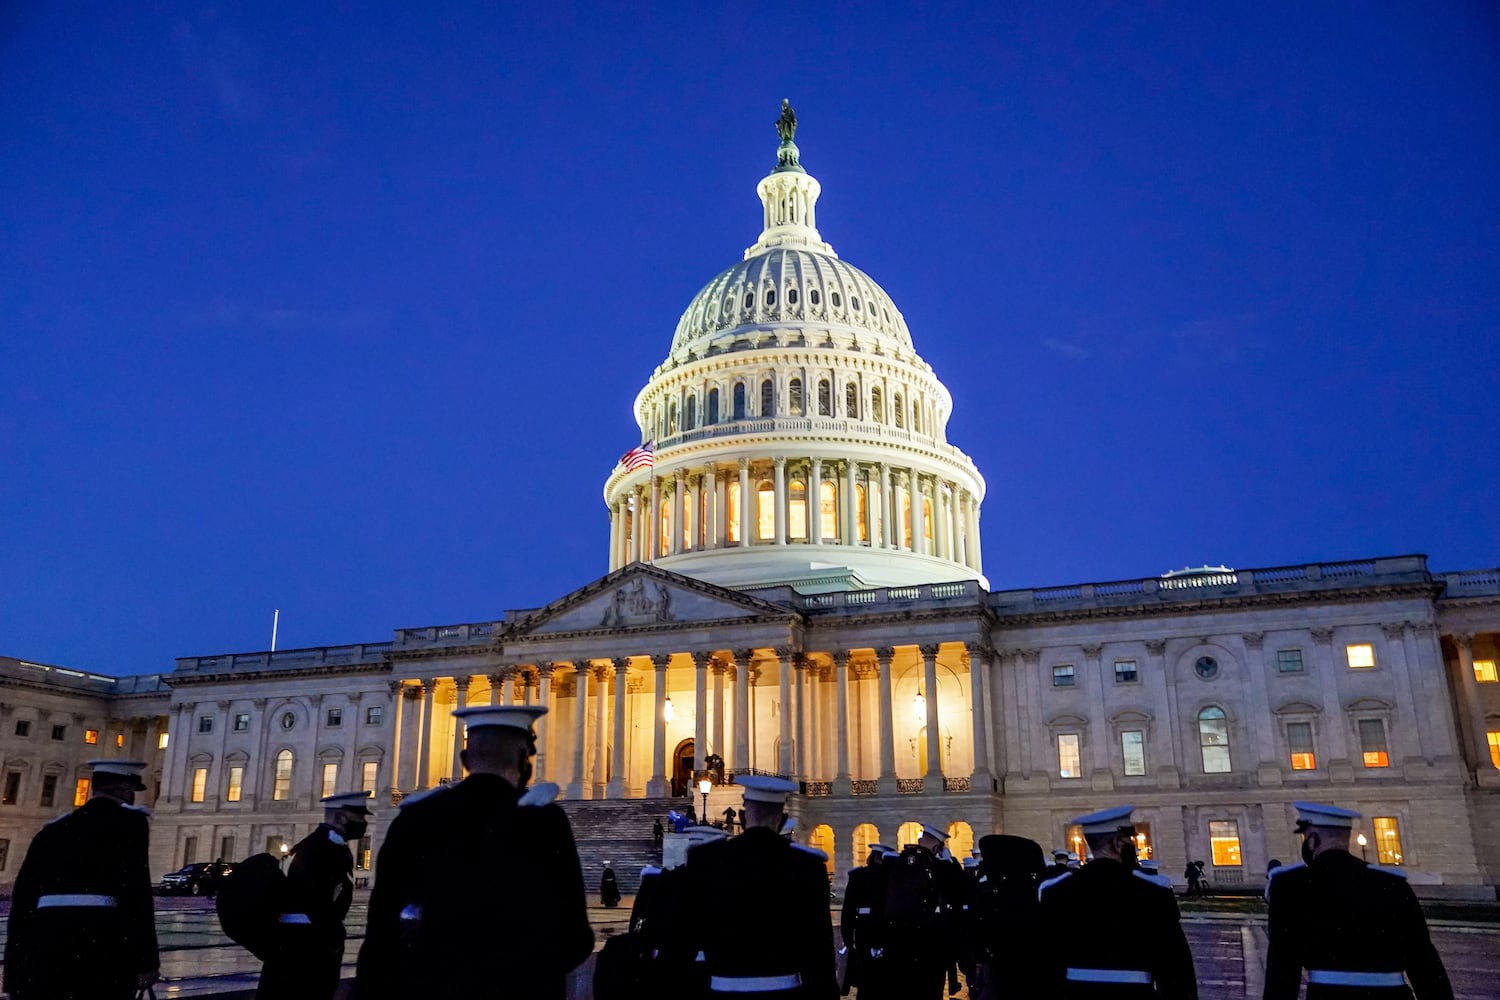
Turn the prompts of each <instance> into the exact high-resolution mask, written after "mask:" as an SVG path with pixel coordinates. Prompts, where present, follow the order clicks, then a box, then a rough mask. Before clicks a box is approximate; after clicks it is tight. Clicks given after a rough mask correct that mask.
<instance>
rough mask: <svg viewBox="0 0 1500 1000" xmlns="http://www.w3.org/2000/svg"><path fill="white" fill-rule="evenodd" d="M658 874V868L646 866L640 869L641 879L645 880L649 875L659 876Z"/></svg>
mask: <svg viewBox="0 0 1500 1000" xmlns="http://www.w3.org/2000/svg"><path fill="white" fill-rule="evenodd" d="M660 874H661V869H660V868H658V867H656V866H655V865H647V866H646V867H644V868H642V869H641V878H647V877H648V876H651V875H660Z"/></svg>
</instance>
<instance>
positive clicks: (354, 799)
mask: <svg viewBox="0 0 1500 1000" xmlns="http://www.w3.org/2000/svg"><path fill="white" fill-rule="evenodd" d="M321 804H322V806H323V822H322V823H319V824H318V825H317V827H316V828H314V830H313V832H312V833H310V834H308V835H307V836H306V837H304V838H303V839H302V840H301V841H299V842H298V844H297V846H295V847H293V848H292V854H291V857H292V861H291V864H290V866H288V868H287V878H286V898H285V900H284V901H283V904H282V906H283V911H284V912H283V913H282V914H281V919H280V923H279V924H278V925H277V941H276V946H275V949H274V951H273V952H272V956H271V958H269V959H267V960H266V964H265V966H264V967H263V968H262V969H261V972H260V985H259V987H258V988H257V989H256V991H255V995H256V997H257V998H260V1000H328V998H329V997H331V996H333V993H334V991H335V990H337V989H338V987H339V972H340V970H341V969H342V968H343V965H344V917H346V916H347V915H348V914H349V904H350V903H351V902H352V901H353V899H354V854H353V853H352V852H351V851H350V850H349V843H350V842H351V841H352V842H353V843H355V844H358V843H359V839H360V838H361V837H363V836H364V835H365V830H366V829H368V828H369V819H370V793H369V792H346V793H344V794H341V795H330V796H328V797H327V798H324V799H323V800H322V803H321Z"/></svg>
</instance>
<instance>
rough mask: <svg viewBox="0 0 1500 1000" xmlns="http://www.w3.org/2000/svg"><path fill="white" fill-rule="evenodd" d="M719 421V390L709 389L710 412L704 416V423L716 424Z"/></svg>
mask: <svg viewBox="0 0 1500 1000" xmlns="http://www.w3.org/2000/svg"><path fill="white" fill-rule="evenodd" d="M718 422H719V390H718V389H710V390H708V412H707V414H706V415H705V416H704V418H703V423H704V424H705V425H707V424H716V423H718Z"/></svg>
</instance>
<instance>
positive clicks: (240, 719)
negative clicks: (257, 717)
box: [234, 712, 250, 733]
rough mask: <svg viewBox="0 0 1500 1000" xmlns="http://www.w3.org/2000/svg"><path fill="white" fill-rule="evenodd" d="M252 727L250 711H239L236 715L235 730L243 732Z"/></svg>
mask: <svg viewBox="0 0 1500 1000" xmlns="http://www.w3.org/2000/svg"><path fill="white" fill-rule="evenodd" d="M249 728H250V713H249V712H237V713H235V716H234V731H235V732H237V733H243V732H245V731H246V730H248V729H249Z"/></svg>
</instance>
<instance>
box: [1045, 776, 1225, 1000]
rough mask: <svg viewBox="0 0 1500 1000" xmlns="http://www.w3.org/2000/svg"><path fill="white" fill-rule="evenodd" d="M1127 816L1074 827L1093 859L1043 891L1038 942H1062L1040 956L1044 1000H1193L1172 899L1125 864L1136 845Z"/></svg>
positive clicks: (1188, 960)
mask: <svg viewBox="0 0 1500 1000" xmlns="http://www.w3.org/2000/svg"><path fill="white" fill-rule="evenodd" d="M1133 811H1134V807H1132V806H1120V807H1118V808H1115V809H1106V810H1104V811H1102V812H1097V813H1091V814H1090V815H1087V816H1080V817H1078V818H1077V819H1075V820H1073V822H1074V823H1077V824H1078V825H1079V826H1080V827H1082V828H1083V836H1084V838H1085V839H1086V840H1087V841H1088V846H1089V850H1090V852H1092V853H1093V855H1094V859H1093V860H1092V861H1090V862H1089V863H1088V864H1086V865H1084V866H1083V867H1082V868H1080V869H1079V870H1078V871H1076V872H1069V873H1067V874H1065V875H1062V876H1059V877H1058V878H1055V879H1050V880H1048V881H1046V882H1043V883H1042V885H1041V889H1040V890H1039V895H1040V897H1041V903H1040V911H1041V922H1040V925H1041V934H1042V939H1043V940H1045V941H1053V942H1060V941H1066V942H1067V947H1065V948H1049V949H1048V950H1047V951H1046V952H1045V953H1044V955H1043V956H1042V959H1043V962H1044V965H1043V975H1044V976H1045V977H1046V981H1045V985H1046V990H1045V994H1044V995H1046V996H1049V997H1061V998H1063V1000H1093V998H1110V1000H1115V998H1118V1000H1135V998H1147V997H1153V998H1154V997H1162V998H1165V1000H1197V997H1198V983H1197V980H1196V978H1195V977H1194V973H1193V956H1192V952H1191V951H1189V950H1188V943H1187V938H1186V937H1185V936H1184V935H1183V933H1182V924H1181V921H1180V917H1179V914H1178V912H1177V897H1176V896H1175V895H1174V894H1173V892H1172V890H1171V889H1169V888H1165V887H1163V886H1161V885H1158V884H1157V883H1156V882H1154V881H1153V880H1152V879H1151V877H1150V876H1148V875H1146V873H1144V872H1142V871H1140V870H1139V869H1134V868H1131V867H1130V866H1129V865H1127V864H1126V862H1125V858H1126V857H1129V856H1131V850H1132V848H1133V847H1134V844H1135V840H1134V837H1135V828H1134V827H1132V826H1131V825H1130V814H1131V812H1133Z"/></svg>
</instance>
